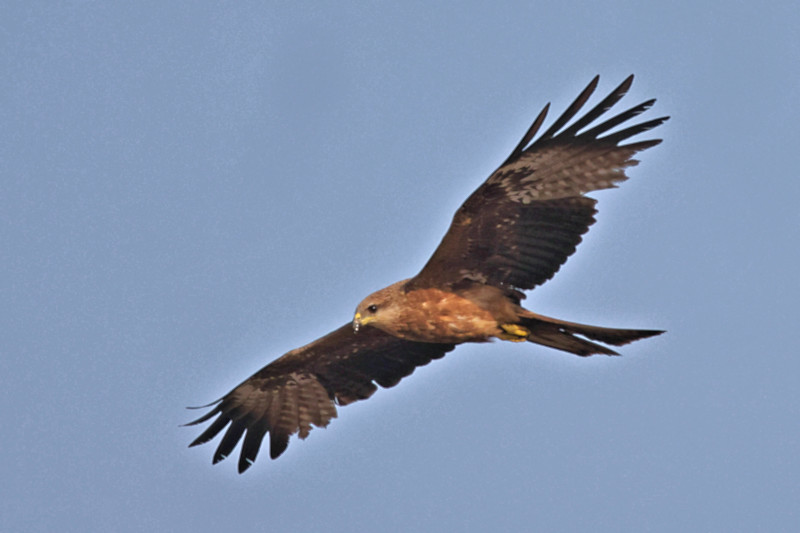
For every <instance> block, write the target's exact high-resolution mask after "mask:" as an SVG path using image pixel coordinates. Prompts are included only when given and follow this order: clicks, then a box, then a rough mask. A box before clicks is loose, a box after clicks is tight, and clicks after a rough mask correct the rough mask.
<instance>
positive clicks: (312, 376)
mask: <svg viewBox="0 0 800 533" xmlns="http://www.w3.org/2000/svg"><path fill="white" fill-rule="evenodd" d="M453 348H454V346H453V345H452V344H429V343H420V342H411V341H404V340H402V339H398V338H396V337H392V336H391V335H389V334H387V333H383V332H382V331H380V330H378V329H377V328H365V329H364V330H362V331H360V332H359V333H358V335H355V333H354V332H353V328H352V325H351V324H346V325H344V326H342V327H341V328H339V329H337V330H336V331H334V332H332V333H330V334H328V335H326V336H325V337H322V338H321V339H319V340H317V341H315V342H313V343H311V344H309V345H307V346H304V347H302V348H298V349H296V350H292V351H290V352H288V353H287V354H286V355H284V356H283V357H280V358H278V359H276V360H275V361H273V362H272V363H270V364H269V365H267V366H265V367H264V368H262V369H261V370H259V371H258V372H256V373H255V374H254V375H253V376H251V377H250V378H248V379H247V380H245V381H244V382H243V383H242V384H240V385H239V386H238V387H236V388H235V389H233V390H232V391H231V392H229V393H228V394H226V395H225V396H224V397H223V398H222V399H220V400H218V401H217V402H215V403H213V404H211V405H209V406H206V407H211V406H213V409H212V410H211V411H210V412H208V413H206V414H205V415H203V416H201V417H200V418H198V419H197V420H194V421H192V422H190V423H189V424H187V425H195V424H201V423H203V422H206V421H208V420H210V419H212V418H213V417H215V416H216V417H217V418H216V419H215V420H214V421H213V422H212V423H211V425H210V426H208V428H206V430H205V431H203V433H202V434H201V435H200V436H199V437H197V438H196V439H195V440H194V441H193V442H192V443H191V444H190V445H189V446H197V445H199V444H203V443H206V442H208V441H210V440H211V439H213V438H214V437H215V436H217V435H218V434H219V433H221V432H222V430H224V429H226V428H227V430H226V431H225V432H224V434H223V436H222V439H221V440H220V443H219V445H218V446H217V450H216V451H215V452H214V456H213V462H214V463H217V462H219V461H221V460H223V459H225V458H226V457H228V456H229V455H230V454H231V452H232V451H233V449H234V448H235V447H236V444H237V443H239V441H241V440H242V436H244V442H243V443H242V449H241V452H240V456H239V463H238V468H239V472H244V471H245V470H247V468H249V467H250V465H252V464H253V461H255V459H256V456H257V455H258V451H259V448H260V447H261V443H262V441H263V439H264V437H265V436H266V435H267V433H269V446H270V457H272V458H273V459H275V458H276V457H278V456H279V455H280V454H282V453H283V452H284V450H286V447H287V446H288V445H289V437H290V436H291V435H293V434H295V433H297V434H298V435H299V436H300V438H306V437H307V436H308V434H309V432H310V431H311V428H312V426H317V427H325V426H327V425H328V423H329V422H330V421H331V419H333V418H336V404H337V403H338V404H339V405H346V404H348V403H350V402H353V401H356V400H361V399H365V398H369V397H370V396H371V395H372V394H373V393H374V392H375V391H376V390H377V388H378V387H377V386H378V385H380V386H381V387H392V386H394V385H396V384H397V383H398V382H399V381H400V380H401V379H402V378H404V377H405V376H408V375H409V374H411V373H412V372H413V371H414V369H415V368H416V367H418V366H421V365H425V364H427V363H428V362H430V361H431V360H432V359H438V358H440V357H443V356H444V354H445V353H447V352H449V351H450V350H452V349H453ZM376 384H377V385H376Z"/></svg>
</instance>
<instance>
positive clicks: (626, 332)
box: [519, 309, 664, 356]
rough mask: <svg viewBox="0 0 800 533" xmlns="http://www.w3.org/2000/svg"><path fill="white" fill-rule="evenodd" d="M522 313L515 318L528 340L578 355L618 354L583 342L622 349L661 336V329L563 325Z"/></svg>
mask: <svg viewBox="0 0 800 533" xmlns="http://www.w3.org/2000/svg"><path fill="white" fill-rule="evenodd" d="M523 313H524V314H522V315H521V316H520V317H519V320H520V321H519V323H520V325H522V326H524V327H525V328H527V329H528V330H530V335H528V338H527V340H528V341H530V342H535V343H536V344H542V345H544V346H549V347H550V348H555V349H556V350H563V351H565V352H569V353H574V354H576V355H581V356H587V355H592V354H596V353H600V354H606V355H619V354H618V353H617V352H615V351H614V350H612V349H610V348H606V347H605V346H602V345H600V344H596V343H594V342H590V341H588V340H586V339H592V340H595V341H600V342H603V343H606V344H611V345H612V346H622V345H624V344H628V343H629V342H633V341H636V340H639V339H646V338H647V337H654V336H656V335H661V334H662V333H664V332H663V331H661V330H655V329H616V328H604V327H600V326H589V325H587V324H578V323H576V322H567V321H565V320H558V319H556V318H550V317H547V316H544V315H538V314H536V313H532V312H531V311H528V310H527V309H525V310H523ZM576 335H580V336H581V337H585V338H586V339H583V338H581V337H576Z"/></svg>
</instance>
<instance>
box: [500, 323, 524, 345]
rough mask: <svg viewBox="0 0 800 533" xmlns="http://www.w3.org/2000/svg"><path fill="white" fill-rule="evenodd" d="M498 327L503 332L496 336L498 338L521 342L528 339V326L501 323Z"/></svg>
mask: <svg viewBox="0 0 800 533" xmlns="http://www.w3.org/2000/svg"><path fill="white" fill-rule="evenodd" d="M500 329H502V330H503V331H504V332H505V333H501V334H500V335H498V336H497V338H498V339H503V340H504V341H511V342H523V341H526V340H528V335H530V334H531V332H530V330H529V329H528V328H524V327H522V326H520V325H518V324H501V325H500Z"/></svg>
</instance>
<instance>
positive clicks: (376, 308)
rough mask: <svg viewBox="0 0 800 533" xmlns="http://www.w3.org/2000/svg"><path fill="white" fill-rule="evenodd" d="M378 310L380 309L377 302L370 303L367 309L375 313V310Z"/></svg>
mask: <svg viewBox="0 0 800 533" xmlns="http://www.w3.org/2000/svg"><path fill="white" fill-rule="evenodd" d="M377 310H378V306H377V305H375V304H372V305H370V306H369V307H367V311H369V312H370V313H374V312H376V311H377Z"/></svg>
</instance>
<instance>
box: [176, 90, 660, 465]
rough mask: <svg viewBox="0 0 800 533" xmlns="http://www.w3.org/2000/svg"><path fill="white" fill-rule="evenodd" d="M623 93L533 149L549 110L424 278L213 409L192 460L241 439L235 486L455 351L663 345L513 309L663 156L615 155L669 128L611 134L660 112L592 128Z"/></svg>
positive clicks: (474, 198) (469, 204)
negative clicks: (292, 444) (608, 202)
mask: <svg viewBox="0 0 800 533" xmlns="http://www.w3.org/2000/svg"><path fill="white" fill-rule="evenodd" d="M632 81H633V76H630V77H628V78H627V79H626V80H625V81H624V82H623V83H622V84H621V85H620V86H619V87H617V88H616V89H614V91H612V92H611V94H609V95H608V96H607V97H606V98H605V99H603V100H602V101H601V102H600V103H598V104H597V105H596V106H595V107H593V108H592V109H591V110H590V111H588V112H587V113H586V114H585V115H583V116H582V117H581V118H579V119H577V120H575V121H574V122H573V123H572V124H571V125H569V126H567V124H568V123H569V122H570V120H572V119H573V118H574V117H575V115H576V114H577V113H578V111H579V110H580V109H581V108H582V107H583V105H584V104H585V103H586V101H587V100H588V99H589V97H590V96H591V94H592V93H593V92H594V90H595V88H596V87H597V82H598V78H597V77H595V78H594V79H593V80H592V82H591V83H590V84H589V85H588V86H587V87H586V89H584V90H583V92H582V93H581V94H580V95H579V96H578V98H577V99H576V100H575V101H574V102H573V103H572V104H571V105H570V106H569V108H568V109H567V110H566V111H565V112H564V113H563V114H562V115H561V116H560V117H559V118H558V119H557V120H556V121H555V122H554V123H553V125H552V126H550V128H548V129H547V130H546V131H545V132H544V133H543V134H542V135H541V136H539V137H538V138H537V139H536V140H535V141H533V139H534V137H535V136H536V133H537V132H538V131H539V129H540V128H541V126H542V124H543V123H544V120H545V116H546V114H547V110H548V106H549V104H548V106H545V108H544V109H543V110H542V112H541V113H540V114H539V116H538V117H537V118H536V120H535V121H534V123H533V125H532V126H531V127H530V129H529V130H528V132H527V133H526V134H525V136H524V137H523V138H522V140H521V141H520V142H519V144H518V145H517V146H516V148H514V150H513V151H512V152H511V155H509V156H508V158H507V159H506V160H505V162H504V163H503V164H502V165H501V166H500V167H499V168H498V169H497V170H496V171H495V172H494V173H492V175H491V176H489V178H488V179H487V180H486V181H485V182H484V183H483V184H482V185H481V186H480V187H478V189H477V190H476V191H475V192H474V193H472V195H470V197H469V198H467V200H466V201H465V202H464V204H463V205H462V206H461V207H460V208H459V209H458V211H457V212H456V214H455V216H454V217H453V223H452V224H451V226H450V229H449V230H448V231H447V233H446V234H445V236H444V238H443V239H442V242H441V244H439V247H438V248H437V249H436V251H435V252H434V254H433V256H431V258H430V260H429V261H428V263H427V264H426V265H425V266H424V268H423V269H422V270H421V271H420V272H419V274H417V275H416V276H414V277H413V278H410V279H407V280H403V281H400V282H397V283H395V284H393V285H390V286H389V287H386V288H385V289H382V290H380V291H377V292H375V293H373V294H371V295H370V296H368V297H367V298H365V299H364V300H363V301H362V302H361V303H360V304H359V305H358V307H357V309H356V313H355V316H354V318H353V322H352V324H350V323H348V324H346V325H344V326H342V327H341V328H339V329H337V330H336V331H334V332H332V333H330V334H328V335H326V336H325V337H322V338H321V339H318V340H316V341H314V342H312V343H311V344H308V345H306V346H304V347H302V348H298V349H296V350H292V351H290V352H288V353H287V354H285V355H283V356H282V357H280V358H278V359H276V360H275V361H273V362H272V363H270V364H268V365H267V366H265V367H264V368H262V369H261V370H259V371H258V372H257V373H255V374H254V375H253V376H251V377H250V378H248V379H247V380H245V381H244V382H243V383H242V384H241V385H239V386H238V387H236V388H235V389H233V390H232V391H231V392H229V393H228V394H226V395H225V396H224V397H223V398H221V399H220V400H218V401H217V402H215V403H214V404H211V405H213V406H214V408H213V409H212V410H211V411H210V412H209V413H207V414H206V415H204V416H203V417H201V418H199V419H197V420H195V421H193V422H191V423H190V424H189V425H194V424H199V423H202V422H205V421H208V420H211V419H212V418H214V417H215V416H216V419H215V420H214V421H213V422H212V423H211V425H210V426H209V427H208V428H206V430H205V431H204V432H203V433H202V434H201V435H200V436H199V437H198V438H197V439H195V440H194V441H193V442H192V443H191V444H190V446H195V445H198V444H203V443H205V442H208V441H209V440H211V439H212V438H214V437H215V436H216V435H217V434H218V433H220V432H221V431H222V430H223V429H225V428H227V431H226V432H225V434H224V435H223V437H222V440H221V441H220V444H219V446H218V447H217V450H216V452H215V453H214V458H213V462H214V463H217V462H218V461H220V460H222V459H224V458H225V457H226V456H228V455H229V454H230V453H231V452H232V451H233V449H234V447H235V446H236V444H237V443H238V442H239V441H240V440H241V439H242V437H243V436H244V442H243V444H242V449H241V453H240V456H239V472H243V471H244V470H246V469H247V468H248V467H249V466H250V465H251V464H252V463H253V461H254V460H255V458H256V455H257V454H258V450H259V447H260V446H261V442H262V440H263V439H264V437H265V436H266V435H267V434H269V442H270V456H271V457H272V458H273V459H274V458H276V457H278V456H279V455H280V454H281V453H283V451H284V450H285V449H286V447H287V445H288V443H289V437H290V436H291V435H293V434H295V433H297V434H299V436H300V438H305V437H307V436H308V434H309V431H310V430H311V427H312V426H317V427H325V426H327V425H328V423H329V422H330V420H331V419H332V418H335V417H336V414H337V413H336V404H338V405H346V404H348V403H350V402H353V401H355V400H362V399H365V398H369V397H370V396H371V395H372V394H373V393H374V392H375V391H376V390H377V386H378V385H380V386H381V387H392V386H394V385H396V384H397V383H398V382H399V381H400V380H401V379H402V378H403V377H405V376H408V375H409V374H411V373H412V372H413V371H414V369H415V368H416V367H417V366H421V365H425V364H427V363H428V362H430V361H431V360H432V359H438V358H440V357H442V356H444V354H445V353H447V352H449V351H451V350H452V349H453V348H455V346H456V345H457V344H460V343H464V342H486V341H489V340H491V339H492V338H499V339H503V340H510V341H529V342H533V343H536V344H541V345H543V346H548V347H551V348H555V349H557V350H562V351H565V352H569V353H573V354H577V355H581V356H586V355H591V354H595V353H601V354H608V355H615V354H616V352H615V351H613V350H612V349H610V348H608V347H607V346H603V345H602V344H598V343H603V344H610V345H612V346H621V345H624V344H627V343H629V342H632V341H635V340H638V339H643V338H646V337H651V336H653V335H658V334H660V333H662V331H658V330H636V329H613V328H604V327H598V326H588V325H585V324H578V323H574V322H566V321H562V320H558V319H554V318H550V317H546V316H544V315H539V314H536V313H533V312H531V311H528V310H527V309H524V308H523V307H522V306H521V301H522V300H523V299H524V298H525V295H524V294H523V293H522V292H521V291H522V290H529V289H532V288H534V287H536V286H538V285H541V284H542V283H544V282H545V281H547V280H548V279H550V278H552V277H553V275H554V274H555V273H556V272H557V271H558V270H559V268H560V267H561V265H563V264H564V262H565V261H566V260H567V258H568V257H569V256H570V255H571V254H572V253H573V252H574V251H575V247H576V246H577V245H578V243H579V242H580V241H581V236H582V235H583V234H584V233H586V231H588V229H589V226H591V225H592V223H594V215H595V213H596V211H595V203H596V202H595V200H594V199H592V198H588V197H586V196H584V195H585V194H586V193H588V192H590V191H595V190H599V189H607V188H611V187H615V186H616V184H617V183H619V182H621V181H624V180H625V179H627V177H626V176H625V169H626V168H627V167H630V166H633V165H635V164H637V161H636V160H635V159H633V156H634V154H636V153H637V152H639V151H641V150H644V149H646V148H650V147H651V146H655V145H656V144H658V143H660V142H661V141H660V140H647V141H639V142H634V143H630V144H624V145H620V144H619V143H621V142H623V141H625V140H627V139H628V138H630V137H633V136H634V135H637V134H639V133H642V132H644V131H647V130H649V129H652V128H654V127H656V126H658V125H659V124H661V123H663V122H664V121H665V120H667V118H668V117H661V118H657V119H653V120H649V121H646V122H641V123H638V124H635V125H632V126H629V127H626V128H624V129H620V130H618V131H616V132H614V133H608V132H609V131H610V130H611V129H613V128H615V127H616V126H619V125H621V124H623V123H625V122H627V121H628V120H630V119H632V118H633V117H635V116H637V115H639V114H641V113H642V112H644V111H646V110H647V109H649V108H650V107H651V106H652V105H653V103H654V102H655V100H648V101H647V102H644V103H641V104H639V105H637V106H634V107H632V108H630V109H628V110H627V111H624V112H622V113H620V114H618V115H616V116H613V117H611V118H609V119H607V120H606V121H605V122H602V123H600V124H598V125H594V126H592V127H590V126H591V125H592V123H593V122H594V121H595V120H596V119H598V118H599V117H600V116H601V115H603V114H604V113H605V112H606V111H608V110H609V109H610V108H611V107H612V106H613V105H614V104H616V103H617V102H618V101H619V100H620V99H621V98H622V97H623V96H624V95H625V93H626V92H627V91H628V89H629V88H630V85H631V83H632ZM532 141H533V142H532ZM592 341H597V342H592ZM207 407H208V406H207Z"/></svg>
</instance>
